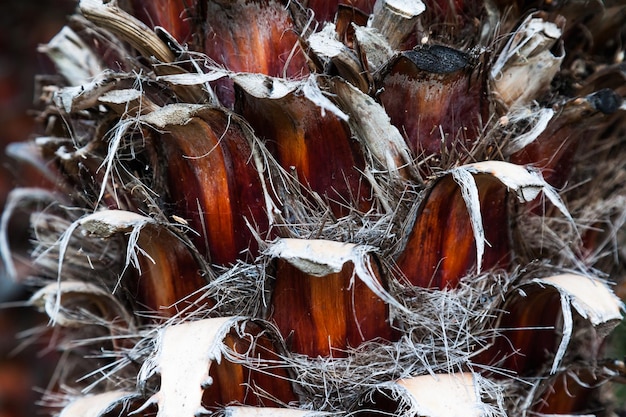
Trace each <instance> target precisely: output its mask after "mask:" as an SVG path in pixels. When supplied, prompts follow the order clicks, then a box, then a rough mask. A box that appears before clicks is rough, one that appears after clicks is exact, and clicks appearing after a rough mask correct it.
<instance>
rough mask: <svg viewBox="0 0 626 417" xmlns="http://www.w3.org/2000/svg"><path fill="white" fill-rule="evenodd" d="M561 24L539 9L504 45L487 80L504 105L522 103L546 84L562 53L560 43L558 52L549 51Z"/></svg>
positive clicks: (532, 97)
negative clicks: (543, 16) (548, 18)
mask: <svg viewBox="0 0 626 417" xmlns="http://www.w3.org/2000/svg"><path fill="white" fill-rule="evenodd" d="M564 25H565V22H564V21H558V22H557V23H552V22H547V21H545V20H544V19H543V18H542V14H541V13H534V14H531V15H529V16H528V17H527V18H526V20H524V22H522V24H521V25H520V27H519V28H518V29H517V31H516V32H515V33H514V34H513V35H512V36H511V39H509V41H508V43H507V44H506V45H505V46H504V48H503V49H502V51H501V52H500V55H499V56H498V59H497V60H496V62H495V63H494V65H493V67H492V68H491V72H490V79H489V83H490V86H491V90H492V92H493V94H494V95H495V96H496V98H497V99H498V100H499V101H500V102H501V103H502V104H503V105H504V106H505V107H506V108H511V107H521V106H526V105H528V104H530V103H531V102H532V100H535V99H538V98H539V97H540V96H541V95H542V94H544V93H545V92H546V91H547V90H548V89H549V88H550V83H551V82H552V78H554V76H555V75H556V73H557V72H558V71H559V69H560V66H561V62H562V61H563V58H564V57H565V52H564V50H563V48H562V47H561V49H560V51H559V53H558V55H554V54H553V52H552V48H553V46H554V45H555V43H556V42H557V40H558V39H559V38H560V37H561V29H562V27H563V26H564Z"/></svg>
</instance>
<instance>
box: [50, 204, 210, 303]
mask: <svg viewBox="0 0 626 417" xmlns="http://www.w3.org/2000/svg"><path fill="white" fill-rule="evenodd" d="M79 226H80V227H81V229H82V230H83V231H86V232H87V233H90V234H92V235H95V236H98V237H100V238H104V239H106V238H110V237H112V236H114V235H126V236H128V238H127V242H128V243H127V249H126V267H128V266H129V265H131V264H132V265H133V266H134V270H135V272H134V274H132V275H135V276H134V277H132V278H131V277H129V278H125V279H124V281H123V285H124V286H126V287H127V288H129V289H130V290H131V292H132V293H135V294H138V295H137V301H138V302H139V303H141V304H143V305H144V306H145V307H148V308H151V309H152V310H153V311H156V312H159V313H162V314H166V315H173V314H175V313H177V312H178V311H179V310H180V309H184V306H183V305H182V304H181V302H182V303H191V302H192V301H193V300H194V298H195V297H196V296H197V291H198V290H199V289H200V288H202V287H204V286H205V285H206V280H205V278H203V277H202V276H201V272H202V268H203V265H202V263H201V262H200V260H199V256H198V255H197V254H196V253H194V252H193V251H192V250H191V245H190V244H186V243H185V242H184V241H183V240H182V238H181V237H180V236H177V235H175V234H174V233H172V231H170V230H168V229H167V228H166V227H165V226H163V225H160V224H159V223H157V222H156V221H155V220H153V219H151V218H149V217H145V216H142V215H139V214H137V213H134V212H127V211H123V210H104V211H100V212H96V213H94V214H91V215H88V216H85V217H83V218H81V219H79V220H78V222H76V226H75V227H79ZM72 231H73V229H70V231H69V234H68V235H66V236H68V237H67V239H69V236H71V233H72ZM62 253H63V248H62ZM62 262H63V256H61V261H60V263H61V264H60V266H59V268H61V267H62Z"/></svg>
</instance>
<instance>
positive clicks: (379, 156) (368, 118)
mask: <svg viewBox="0 0 626 417" xmlns="http://www.w3.org/2000/svg"><path fill="white" fill-rule="evenodd" d="M329 88H330V90H331V91H332V92H333V94H334V95H335V97H334V99H335V100H336V101H337V103H338V106H339V107H340V108H341V109H342V110H343V111H344V112H346V114H348V115H349V117H350V118H349V119H348V123H349V124H350V128H351V129H352V131H353V132H354V135H355V136H356V137H357V138H358V139H359V141H361V143H362V144H363V145H364V146H365V147H366V148H367V150H368V151H369V152H370V153H371V154H372V155H373V156H374V158H375V160H376V161H377V163H378V164H379V166H380V168H381V169H384V170H386V171H387V172H389V174H390V175H392V176H401V177H405V178H409V177H414V176H416V175H417V173H413V172H411V171H410V168H409V167H411V166H412V165H411V164H412V155H411V150H410V149H409V147H408V146H407V144H406V142H405V141H404V139H403V138H402V135H401V134H400V132H399V131H398V129H397V128H396V127H395V126H394V125H393V124H391V120H390V118H389V116H388V115H387V113H386V112H385V109H384V108H383V107H382V106H381V105H380V104H378V103H377V102H376V101H374V100H373V99H372V98H371V97H370V96H368V95H367V94H364V93H362V92H360V91H359V90H358V89H356V88H355V87H353V86H351V85H350V84H349V83H347V82H344V81H343V80H341V79H338V78H332V79H330V80H329Z"/></svg>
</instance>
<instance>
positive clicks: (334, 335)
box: [268, 239, 402, 357]
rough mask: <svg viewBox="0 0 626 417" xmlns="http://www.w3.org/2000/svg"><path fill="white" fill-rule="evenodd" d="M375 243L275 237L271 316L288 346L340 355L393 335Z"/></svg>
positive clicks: (390, 299)
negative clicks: (374, 250) (274, 269)
mask: <svg viewBox="0 0 626 417" xmlns="http://www.w3.org/2000/svg"><path fill="white" fill-rule="evenodd" d="M373 249H374V248H372V247H368V246H358V245H354V244H349V243H340V242H331V241H326V240H300V239H280V240H278V241H277V242H276V243H274V244H273V245H272V246H271V247H270V248H269V250H268V255H269V256H271V257H272V258H276V262H277V270H276V282H275V284H274V290H273V297H272V312H271V317H270V319H271V320H273V321H274V322H275V323H276V324H277V326H278V328H279V329H280V331H281V334H282V335H283V336H284V337H285V338H286V339H287V341H288V343H289V344H290V347H291V349H292V350H293V351H295V352H298V353H302V354H306V355H308V356H312V357H316V356H318V355H321V356H329V355H333V356H343V355H344V354H345V353H344V352H342V350H345V349H346V348H348V347H357V346H358V345H360V344H361V343H363V342H364V341H367V340H372V339H376V338H380V339H382V340H392V339H393V337H394V332H393V331H392V329H391V326H390V323H389V307H388V304H390V305H393V306H396V307H398V308H402V306H401V305H400V304H399V303H398V302H397V301H396V300H395V299H394V298H393V297H392V296H391V295H390V294H389V293H388V292H387V291H386V289H385V282H384V281H383V278H382V275H381V273H380V267H379V266H378V263H377V261H376V259H375V257H374V255H373V254H371V253H370V252H372V251H373Z"/></svg>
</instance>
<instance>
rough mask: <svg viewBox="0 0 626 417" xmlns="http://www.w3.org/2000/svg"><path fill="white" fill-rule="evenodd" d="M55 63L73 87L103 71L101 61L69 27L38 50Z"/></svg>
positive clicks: (64, 28)
mask: <svg viewBox="0 0 626 417" xmlns="http://www.w3.org/2000/svg"><path fill="white" fill-rule="evenodd" d="M38 51H39V52H42V53H45V54H46V55H47V56H48V57H49V58H50V59H51V60H52V62H54V65H55V66H56V68H57V71H58V72H59V73H60V74H61V75H62V76H63V78H65V80H66V81H67V82H68V83H69V84H70V85H73V86H76V85H80V84H83V83H86V82H87V81H88V80H90V79H91V78H93V77H95V76H96V75H98V74H100V73H101V72H102V70H103V68H102V63H101V62H100V59H99V58H98V57H96V55H95V54H94V53H93V51H92V50H91V49H90V48H89V47H88V46H87V45H86V44H85V42H83V40H82V39H81V38H80V37H79V36H78V35H77V34H76V32H74V31H73V30H72V29H71V28H69V27H68V26H65V27H63V29H61V31H60V32H59V33H58V34H56V35H55V36H54V38H52V39H51V40H50V42H48V43H47V44H46V45H42V46H40V47H39V48H38Z"/></svg>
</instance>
